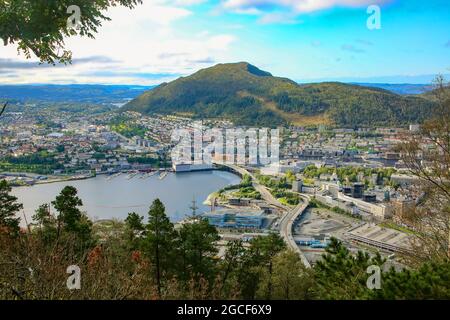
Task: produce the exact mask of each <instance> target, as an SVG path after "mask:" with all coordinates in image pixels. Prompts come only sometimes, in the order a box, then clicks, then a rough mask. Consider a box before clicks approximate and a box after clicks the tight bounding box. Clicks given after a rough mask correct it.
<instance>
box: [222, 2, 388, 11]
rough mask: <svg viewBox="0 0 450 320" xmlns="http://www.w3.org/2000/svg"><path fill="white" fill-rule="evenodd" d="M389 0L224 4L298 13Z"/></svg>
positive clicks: (241, 8)
mask: <svg viewBox="0 0 450 320" xmlns="http://www.w3.org/2000/svg"><path fill="white" fill-rule="evenodd" d="M387 1H389V0H224V1H223V2H222V6H223V7H224V8H225V9H230V10H248V9H252V8H253V9H258V10H264V9H270V8H273V7H286V8H289V9H291V10H293V11H294V12H297V13H304V12H313V11H318V10H323V9H328V8H332V7H336V6H342V7H361V6H368V5H371V4H382V3H385V2H387Z"/></svg>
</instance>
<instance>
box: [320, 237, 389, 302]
mask: <svg viewBox="0 0 450 320" xmlns="http://www.w3.org/2000/svg"><path fill="white" fill-rule="evenodd" d="M384 262H385V261H384V260H383V259H382V258H381V256H380V255H379V254H378V253H377V254H376V255H375V256H374V257H371V256H370V255H369V254H368V253H364V252H362V251H358V253H357V254H356V255H355V256H354V255H352V254H351V253H350V251H349V250H348V249H347V248H346V247H345V246H344V245H343V244H342V243H341V242H340V241H338V240H337V239H335V238H332V239H331V243H330V244H329V246H328V247H327V249H326V254H325V255H323V256H322V259H321V260H319V261H317V263H316V265H315V267H314V274H315V280H316V287H315V291H316V292H315V293H316V294H317V295H318V297H320V299H332V300H334V299H367V298H368V297H369V292H370V291H369V289H368V288H367V286H366V282H367V277H368V275H367V273H366V271H367V268H368V267H369V266H371V265H376V266H379V267H380V268H381V266H382V265H383V264H384Z"/></svg>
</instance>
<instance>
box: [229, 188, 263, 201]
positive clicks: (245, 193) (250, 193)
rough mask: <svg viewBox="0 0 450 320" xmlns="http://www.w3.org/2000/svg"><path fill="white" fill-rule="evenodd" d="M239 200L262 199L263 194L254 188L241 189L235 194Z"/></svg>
mask: <svg viewBox="0 0 450 320" xmlns="http://www.w3.org/2000/svg"><path fill="white" fill-rule="evenodd" d="M234 196H235V197H238V198H249V199H261V198H262V197H261V194H260V193H259V192H258V191H256V189H255V188H254V187H241V188H239V190H238V191H236V192H235V193H234Z"/></svg>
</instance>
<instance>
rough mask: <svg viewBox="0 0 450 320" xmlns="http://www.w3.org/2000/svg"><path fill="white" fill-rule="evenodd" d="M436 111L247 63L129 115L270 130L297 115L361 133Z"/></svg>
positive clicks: (421, 103)
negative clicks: (174, 116)
mask: <svg viewBox="0 0 450 320" xmlns="http://www.w3.org/2000/svg"><path fill="white" fill-rule="evenodd" d="M272 104H273V105H274V107H272ZM434 106H435V103H434V102H431V101H429V100H426V99H423V98H421V97H404V96H400V95H397V94H394V93H392V92H389V91H386V90H382V89H377V88H369V87H362V86H357V85H349V84H342V83H320V84H309V85H299V84H297V83H295V82H294V81H291V80H289V79H285V78H278V77H273V76H272V75H270V74H269V73H267V72H263V71H261V70H259V69H258V68H256V67H254V66H252V65H250V64H248V63H245V62H241V63H234V64H219V65H217V66H215V67H212V68H207V69H204V70H200V71H199V72H197V73H195V74H193V75H191V76H189V77H184V78H179V79H178V80H175V81H173V82H170V83H164V84H162V85H160V86H158V87H157V88H155V89H152V90H150V91H147V92H145V93H144V94H142V95H141V96H139V97H138V98H136V99H135V100H133V101H131V102H130V103H128V104H127V105H126V106H125V107H124V108H123V110H134V111H138V112H142V113H149V114H150V113H163V114H166V113H180V112H181V113H187V114H192V115H193V116H194V117H196V118H226V119H229V120H232V121H234V122H235V123H236V124H237V125H258V126H268V127H274V126H279V125H281V124H287V123H290V122H291V121H292V116H293V115H296V116H298V115H304V116H305V117H306V116H316V115H326V116H328V117H330V118H331V119H332V120H333V121H334V123H335V124H336V125H338V126H343V127H359V126H382V125H405V124H408V123H418V122H422V121H423V120H424V119H426V118H427V117H429V115H430V111H431V110H432V109H433V107H434Z"/></svg>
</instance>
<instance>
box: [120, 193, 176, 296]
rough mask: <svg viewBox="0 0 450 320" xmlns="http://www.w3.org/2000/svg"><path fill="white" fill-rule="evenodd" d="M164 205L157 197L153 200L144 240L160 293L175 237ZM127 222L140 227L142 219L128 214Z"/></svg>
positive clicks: (169, 264) (168, 267) (171, 256)
mask: <svg viewBox="0 0 450 320" xmlns="http://www.w3.org/2000/svg"><path fill="white" fill-rule="evenodd" d="M165 210H166V209H165V207H164V205H163V204H162V202H161V201H160V200H159V199H156V200H155V201H153V204H152V205H151V207H150V210H149V212H148V215H149V218H148V224H147V226H146V236H145V240H144V248H145V252H146V254H147V255H148V257H149V258H150V260H151V261H153V267H154V272H155V279H156V285H157V288H158V294H159V295H161V288H162V277H163V270H169V269H170V266H171V263H173V261H171V258H173V257H174V256H173V252H174V251H173V247H174V242H175V239H176V234H175V229H174V226H173V224H172V223H171V222H170V220H169V218H168V217H167V215H166V212H165ZM127 224H128V225H130V226H132V227H134V228H140V227H141V224H142V220H141V219H140V218H139V217H137V216H136V215H133V214H131V215H130V216H128V221H127Z"/></svg>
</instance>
